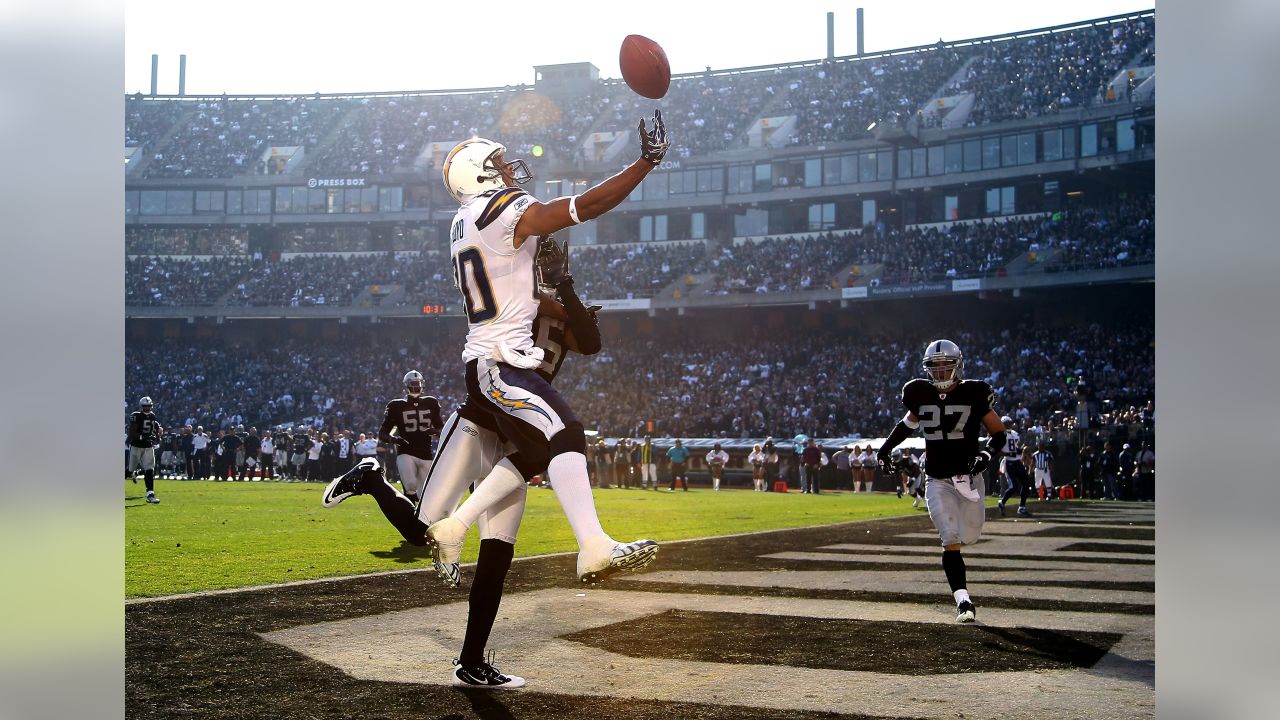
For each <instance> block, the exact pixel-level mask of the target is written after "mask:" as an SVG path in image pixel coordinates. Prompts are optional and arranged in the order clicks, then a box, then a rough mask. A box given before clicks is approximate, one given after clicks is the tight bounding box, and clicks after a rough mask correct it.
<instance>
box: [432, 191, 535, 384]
mask: <svg viewBox="0 0 1280 720" xmlns="http://www.w3.org/2000/svg"><path fill="white" fill-rule="evenodd" d="M533 202H534V200H533V198H532V197H530V196H529V194H528V193H526V192H525V191H523V190H521V189H519V188H512V187H508V188H499V189H495V190H490V191H489V192H486V193H483V194H481V195H477V196H476V197H475V198H474V199H472V200H471V201H470V202H468V203H467V204H465V205H463V206H462V207H460V208H458V214H457V215H455V216H454V219H453V224H452V225H451V226H450V229H449V254H450V257H451V259H452V261H453V277H454V283H455V284H456V285H457V287H458V290H459V291H460V292H461V293H462V300H463V303H464V304H465V305H466V311H467V323H468V329H467V342H466V345H465V346H464V347H463V350H462V359H463V361H464V362H467V361H471V360H476V359H479V358H486V357H495V350H497V349H498V348H499V347H500V346H501V347H504V348H505V350H507V351H511V350H514V351H516V352H518V353H525V352H527V351H529V350H532V349H533V347H534V342H533V333H532V324H533V318H534V316H535V315H537V314H538V283H537V269H536V267H535V263H534V256H535V254H536V253H537V251H538V243H536V242H533V241H532V239H530V240H528V241H526V242H524V243H523V244H522V245H521V246H520V247H519V248H517V247H515V231H516V224H517V223H519V222H520V218H521V216H523V215H524V211H525V210H527V209H528V208H529V206H530V205H531V204H532V203H533Z"/></svg>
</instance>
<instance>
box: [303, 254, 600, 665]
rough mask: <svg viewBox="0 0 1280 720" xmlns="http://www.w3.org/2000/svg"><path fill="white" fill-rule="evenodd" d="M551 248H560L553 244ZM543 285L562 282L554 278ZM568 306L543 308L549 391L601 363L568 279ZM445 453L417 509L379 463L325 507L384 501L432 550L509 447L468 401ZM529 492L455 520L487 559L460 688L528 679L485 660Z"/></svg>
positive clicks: (475, 596) (453, 574) (590, 312)
mask: <svg viewBox="0 0 1280 720" xmlns="http://www.w3.org/2000/svg"><path fill="white" fill-rule="evenodd" d="M547 242H554V241H553V240H550V239H548V240H547ZM543 277H544V279H548V278H549V279H552V280H554V279H557V278H556V277H555V276H554V275H552V274H547V275H544V276H543ZM555 292H556V294H558V296H559V300H560V301H561V302H562V303H563V305H562V304H561V302H556V301H555V300H554V299H553V298H552V297H550V294H549V293H548V292H547V289H544V290H543V291H542V293H543V296H542V298H541V300H540V303H539V310H538V315H537V317H536V318H535V320H534V337H535V338H537V347H539V348H541V349H542V350H543V353H544V356H543V361H542V363H541V364H540V365H538V367H537V368H536V370H535V371H536V372H537V373H538V374H539V375H540V376H542V377H543V378H544V379H545V380H546V381H547V382H548V383H550V382H552V381H553V380H554V379H555V376H556V374H557V373H559V371H560V367H561V365H562V364H563V363H564V358H565V356H566V354H567V352H568V351H574V352H578V353H581V354H584V355H594V354H595V353H597V352H599V351H600V330H599V327H598V326H597V324H596V316H595V312H596V311H597V310H598V309H599V307H598V306H594V307H584V306H583V304H582V302H581V300H579V299H578V297H577V295H576V294H575V293H574V290H573V282H572V278H571V277H569V276H568V275H567V273H566V274H565V275H564V278H563V280H562V281H561V282H560V283H559V284H558V285H557V286H556V289H555ZM441 437H442V439H441V441H440V448H439V452H438V453H437V454H436V458H435V460H434V461H433V462H432V463H431V469H430V470H429V471H428V475H427V479H428V482H427V483H426V486H425V489H424V492H423V497H422V502H421V504H420V505H419V506H418V507H417V509H416V510H415V508H414V507H413V504H412V503H411V502H410V501H409V500H408V499H407V498H405V497H404V496H403V495H400V494H399V493H397V492H396V491H395V489H394V488H393V487H392V486H391V485H390V484H389V483H387V482H386V480H385V478H384V477H383V475H382V472H381V470H380V468H379V466H378V464H377V461H375V460H373V459H369V460H365V461H363V462H361V464H360V465H359V466H357V467H356V468H354V469H353V470H352V471H351V472H349V473H347V474H346V475H344V476H342V477H339V478H337V479H335V480H334V481H333V482H332V483H330V484H329V487H328V488H326V489H325V494H324V497H323V504H324V505H325V506H326V507H333V506H335V505H337V504H338V503H340V502H342V501H343V500H345V499H346V498H348V497H351V496H352V495H360V494H366V493H367V494H369V495H373V496H374V499H375V500H377V502H378V506H379V508H380V509H381V510H382V512H383V514H384V515H385V516H386V517H387V520H388V521H390V522H391V524H392V525H394V526H395V527H396V529H397V530H399V531H400V533H401V535H402V536H403V537H404V538H405V540H407V541H408V542H410V543H412V544H414V545H427V544H429V542H430V540H429V539H428V537H427V527H428V525H430V524H431V523H433V522H434V521H435V520H438V519H440V518H443V517H445V516H446V515H447V514H448V513H449V511H450V510H451V509H452V508H456V507H457V505H458V501H459V500H461V499H462V494H463V493H464V492H465V491H466V488H467V487H468V486H469V485H472V484H475V483H483V482H484V481H485V480H484V478H485V477H486V476H487V475H488V474H489V473H490V472H491V471H492V469H493V467H494V466H495V465H496V464H497V463H498V461H500V460H501V459H502V458H503V456H504V455H505V446H506V445H507V443H506V441H505V439H504V438H503V437H502V436H501V435H500V434H499V432H498V429H497V425H496V424H495V423H494V422H493V419H492V418H491V416H490V415H489V413H488V412H487V411H486V410H484V409H482V408H480V407H479V406H478V404H477V401H476V400H475V399H474V398H472V397H470V396H468V397H467V399H466V401H465V402H464V403H463V405H462V407H461V408H459V409H458V410H457V411H456V412H454V413H453V414H452V415H450V416H449V419H448V421H447V422H445V424H444V428H443V432H442V435H441ZM525 490H526V486H524V485H523V484H522V485H521V486H520V487H519V488H518V489H517V490H516V492H513V493H510V494H508V495H507V496H505V497H504V498H502V499H500V501H499V502H498V503H496V504H495V505H493V506H490V507H488V508H486V509H484V510H483V512H482V513H481V514H479V515H478V516H476V517H475V518H471V517H470V516H468V515H467V514H466V513H465V512H463V511H462V510H461V509H459V512H458V513H455V515H454V516H455V517H460V518H466V519H465V520H463V521H464V522H467V523H468V524H470V522H471V521H472V520H473V519H474V521H475V522H477V524H478V525H479V530H480V538H481V540H480V556H479V559H478V561H477V563H476V575H475V580H474V581H473V582H472V585H471V595H470V599H469V603H470V612H469V614H468V616H467V629H466V634H465V636H464V640H463V646H462V653H461V654H460V655H459V657H458V660H457V661H456V662H455V665H454V669H453V673H454V682H455V684H458V685H464V686H474V687H486V688H515V687H520V686H522V685H524V679H523V678H520V677H518V676H515V675H505V674H503V673H502V672H500V671H499V670H498V669H497V668H495V667H493V665H491V664H490V663H488V662H486V661H485V659H484V648H485V646H486V645H487V643H488V639H489V634H490V632H491V631H492V628H493V622H494V619H495V618H496V617H497V612H498V605H499V603H500V601H501V599H502V587H503V583H504V582H505V580H506V575H507V571H508V570H509V569H510V567H511V560H512V557H513V556H514V554H515V541H516V533H517V531H518V530H519V527H520V521H521V519H522V517H523V515H524V505H525ZM436 570H437V572H438V573H439V574H440V576H441V578H442V579H444V581H445V583H446V584H447V585H449V586H451V587H456V586H457V585H458V584H459V583H460V581H461V573H460V572H459V569H458V566H457V564H456V563H453V564H442V563H439V562H437V563H436Z"/></svg>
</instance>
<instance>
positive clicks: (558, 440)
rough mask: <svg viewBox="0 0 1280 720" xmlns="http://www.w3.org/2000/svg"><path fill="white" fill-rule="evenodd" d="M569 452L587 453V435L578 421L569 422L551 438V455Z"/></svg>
mask: <svg viewBox="0 0 1280 720" xmlns="http://www.w3.org/2000/svg"><path fill="white" fill-rule="evenodd" d="M571 452H576V453H581V454H583V455H586V454H587V436H586V434H585V433H584V432H583V430H582V423H580V422H572V423H569V424H568V425H566V426H565V428H564V429H563V430H561V431H560V432H558V433H556V434H555V436H553V437H552V438H551V457H555V456H557V455H563V454H565V453H571Z"/></svg>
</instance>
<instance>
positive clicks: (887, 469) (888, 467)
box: [876, 452, 894, 476]
mask: <svg viewBox="0 0 1280 720" xmlns="http://www.w3.org/2000/svg"><path fill="white" fill-rule="evenodd" d="M876 460H877V461H879V463H880V472H882V473H884V474H885V475H890V476H891V475H893V473H894V467H893V458H892V457H891V456H890V455H889V453H886V452H882V453H876Z"/></svg>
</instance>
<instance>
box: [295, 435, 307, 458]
mask: <svg viewBox="0 0 1280 720" xmlns="http://www.w3.org/2000/svg"><path fill="white" fill-rule="evenodd" d="M310 449H311V436H310V435H308V434H306V433H294V435H293V454H295V455H298V454H305V453H306V452H307V451H308V450H310Z"/></svg>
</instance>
